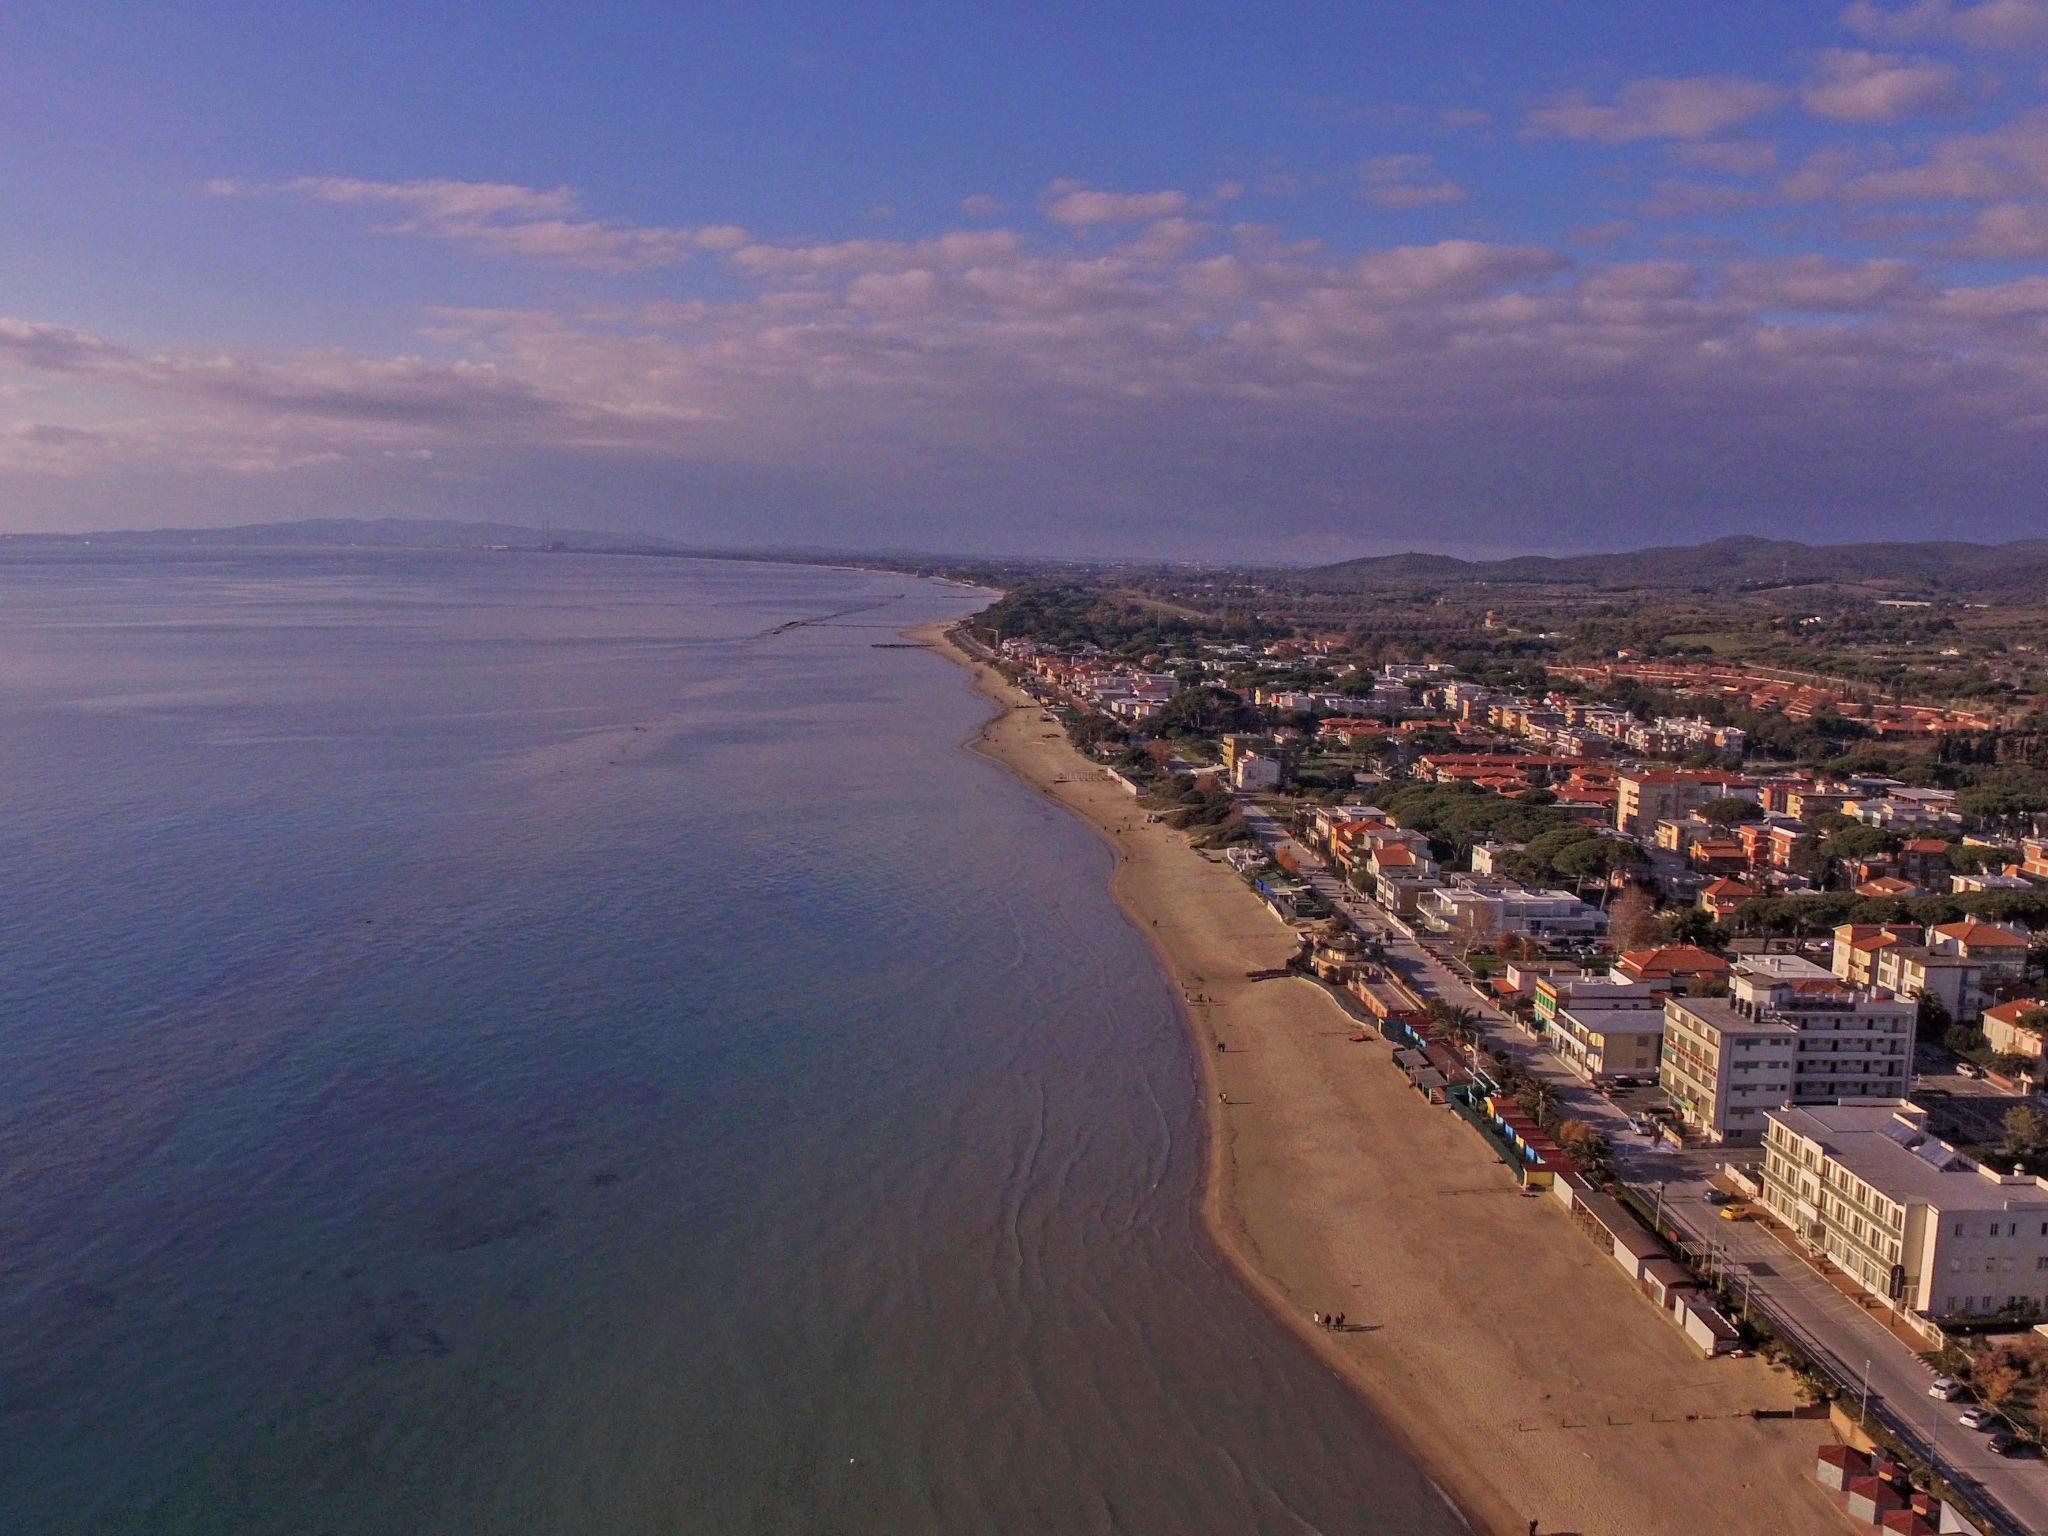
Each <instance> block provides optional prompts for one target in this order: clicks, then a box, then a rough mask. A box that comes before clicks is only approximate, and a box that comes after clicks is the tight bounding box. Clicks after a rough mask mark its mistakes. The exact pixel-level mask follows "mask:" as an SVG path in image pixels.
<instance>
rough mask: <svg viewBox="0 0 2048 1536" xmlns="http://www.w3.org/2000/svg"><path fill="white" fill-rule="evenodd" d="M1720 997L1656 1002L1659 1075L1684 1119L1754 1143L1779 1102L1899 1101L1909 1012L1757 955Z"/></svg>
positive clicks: (1909, 1069)
mask: <svg viewBox="0 0 2048 1536" xmlns="http://www.w3.org/2000/svg"><path fill="white" fill-rule="evenodd" d="M1729 991H1730V995H1729V996H1728V997H1727V998H1725V999H1722V998H1709V997H1673V998H1669V999H1667V1000H1666V1001H1665V1004H1664V1048H1663V1053H1662V1057H1661V1065H1660V1070H1659V1073H1658V1081H1659V1082H1660V1083H1661V1084H1662V1085H1663V1087H1664V1090H1665V1092H1667V1093H1668V1094H1670V1096H1671V1101H1672V1103H1673V1104H1674V1105H1675V1106H1676V1107H1677V1109H1678V1111H1679V1113H1680V1115H1681V1116H1682V1117H1683V1119H1684V1122H1685V1124H1686V1125H1687V1126H1689V1127H1691V1128H1692V1129H1693V1130H1695V1131H1698V1132H1701V1133H1703V1134H1704V1135H1706V1136H1707V1137H1709V1138H1710V1139H1712V1140H1713V1141H1716V1142H1740V1143H1754V1142H1756V1141H1758V1140H1759V1139H1760V1138H1761V1137H1762V1136H1763V1133H1764V1125H1765V1115H1766V1113H1767V1112H1768V1111H1770V1110H1772V1109H1776V1108H1777V1107H1778V1106H1780V1105H1783V1104H1810V1103H1826V1102H1829V1101H1832V1100H1836V1099H1871V1098H1887V1099H1890V1098H1903V1097H1904V1096H1905V1095H1906V1094H1907V1093H1908V1092H1909V1091H1910V1089H1911V1087H1912V1081H1913V1035H1914V1025H1915V1021H1916V1018H1917V1015H1918V1011H1919V1010H1918V1009H1917V1008H1916V1007H1915V1006H1914V1005H1913V1004H1912V1003H1910V1002H1907V1001H1905V1000H1903V999H1901V998H1895V997H1889V996H1886V995H1885V994H1883V993H1879V992H1865V991H1863V990H1861V989H1859V988H1856V987H1852V986H1850V985H1848V984H1847V983H1845V982H1843V981H1841V980H1840V979H1839V978H1837V977H1835V976H1833V975H1831V974H1830V973H1829V972H1827V971H1825V970H1823V969H1822V968H1821V967H1820V966H1817V965H1814V964H1813V963H1812V962H1810V961H1807V960H1802V959H1799V958H1797V957H1796V956H1791V955H1757V956H1752V957H1751V958H1750V959H1748V960H1745V961H1744V962H1743V963H1742V964H1740V965H1738V966H1737V967H1736V970H1735V975H1734V977H1733V979H1732V981H1731V983H1730V988H1729Z"/></svg>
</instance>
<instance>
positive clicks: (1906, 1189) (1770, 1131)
mask: <svg viewBox="0 0 2048 1536" xmlns="http://www.w3.org/2000/svg"><path fill="white" fill-rule="evenodd" d="M1766 1119H1767V1122H1768V1125H1767V1128H1766V1130H1765V1133H1764V1163H1763V1188H1764V1204H1765V1206H1766V1207H1768V1208H1769V1210H1770V1211H1771V1213H1772V1214H1773V1215H1774V1216H1776V1217H1777V1218H1778V1219H1779V1220H1780V1221H1782V1222H1783V1223H1784V1224H1785V1225H1786V1226H1787V1227H1789V1228H1791V1229H1792V1231H1794V1232H1796V1233H1797V1234H1798V1235H1799V1238H1800V1240H1801V1241H1802V1242H1804V1243H1806V1244H1807V1245H1808V1246H1809V1247H1810V1248H1813V1249H1815V1250H1817V1251H1819V1252H1821V1253H1824V1254H1826V1255H1827V1257H1828V1258H1829V1259H1831V1260H1833V1261H1834V1263H1835V1264H1837V1265H1838V1266H1840V1267H1841V1268H1842V1269H1843V1270H1844V1271H1845V1272H1847V1273H1848V1274H1850V1275H1852V1276H1854V1277H1855V1279H1856V1280H1857V1282H1858V1283H1859V1284H1861V1285H1862V1286H1863V1287H1864V1289H1865V1290H1867V1291H1869V1292H1870V1293H1871V1294H1872V1295H1875V1296H1879V1297H1882V1298H1883V1299H1884V1300H1886V1301H1888V1302H1890V1303H1891V1304H1892V1305H1894V1306H1896V1307H1899V1308H1901V1309H1904V1310H1907V1311H1912V1312H1918V1313H1921V1314H1923V1315H1925V1316H1927V1317H1930V1318H1934V1319H1937V1320H1939V1319H1944V1318H1962V1317H1988V1316H1991V1315H1994V1314H1996V1313H1998V1312H2001V1311H2004V1310H2005V1309H2007V1308H2012V1307H2032V1308H2036V1309H2039V1308H2042V1307H2044V1306H2048V1180H2044V1179H2037V1178H2033V1177H2030V1176H2027V1175H2023V1174H2000V1173H1996V1172H1994V1171H1993V1170H1991V1169H1990V1168H1987V1167H1985V1166H1984V1165H1983V1164H1981V1163H1978V1162H1975V1161H1973V1160H1972V1159H1970V1158H1968V1157H1965V1156H1964V1155H1963V1154H1962V1153H1960V1152H1958V1151H1957V1150H1956V1149H1955V1148H1954V1147H1952V1146H1950V1145H1949V1144H1948V1143H1947V1142H1944V1141H1939V1140H1937V1139H1936V1138H1935V1137H1933V1136H1932V1135H1930V1134H1928V1132H1927V1129H1926V1112H1925V1111H1923V1110H1921V1109H1919V1108H1918V1107H1917V1106H1915V1105H1913V1104H1910V1103H1907V1102H1905V1101H1903V1100H1896V1099H1895V1100H1886V1101H1883V1102H1878V1103H1863V1104H1831V1105H1815V1106H1811V1107H1796V1108H1782V1109H1774V1110H1771V1111H1769V1112H1768V1114H1767V1116H1766Z"/></svg>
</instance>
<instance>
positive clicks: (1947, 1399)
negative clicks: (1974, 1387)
mask: <svg viewBox="0 0 2048 1536" xmlns="http://www.w3.org/2000/svg"><path fill="white" fill-rule="evenodd" d="M1969 1393H1970V1389H1969V1388H1968V1387H1966V1386H1964V1385H1963V1384H1962V1383H1961V1382H1960V1381H1957V1380H1956V1379H1955V1377H1953V1376H1937V1377H1935V1378H1934V1385H1933V1386H1931V1387H1929V1388H1928V1389H1927V1395H1928V1396H1929V1397H1938V1398H1940V1399H1941V1400H1942V1401H1943V1402H1944V1403H1952V1402H1954V1401H1956V1399H1957V1398H1961V1397H1967V1396H1969Z"/></svg>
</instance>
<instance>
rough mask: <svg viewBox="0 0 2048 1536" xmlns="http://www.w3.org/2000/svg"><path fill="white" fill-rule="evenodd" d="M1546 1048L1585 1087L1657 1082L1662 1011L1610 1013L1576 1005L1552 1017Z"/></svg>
mask: <svg viewBox="0 0 2048 1536" xmlns="http://www.w3.org/2000/svg"><path fill="white" fill-rule="evenodd" d="M1549 1044H1550V1048H1551V1049H1552V1050H1553V1051H1555V1052H1556V1053H1557V1056H1558V1058H1559V1059H1560V1060H1561V1061H1563V1062H1564V1064H1565V1065H1566V1066H1568V1067H1570V1068H1571V1069H1572V1071H1574V1072H1576V1073H1577V1074H1578V1075H1579V1076H1580V1077H1583V1078H1585V1079H1586V1080H1587V1081H1588V1082H1601V1081H1603V1080H1605V1079H1609V1078H1614V1077H1642V1078H1655V1077H1656V1076H1657V1068H1658V1062H1659V1059H1660V1058H1661V1057H1662V1055H1663V1053H1664V1010H1663V1009H1662V1008H1661V1007H1659V1006H1657V1004H1656V1003H1654V1002H1642V1003H1636V1004H1633V1005H1628V1004H1624V1005H1620V1006H1616V1007H1612V1008H1600V1007H1591V1006H1585V1007H1582V1006H1580V1005H1578V1004H1577V1003H1574V1004H1573V1005H1572V1006H1570V1007H1567V1008H1560V1009H1559V1010H1557V1012H1555V1013H1553V1014H1552V1015H1551V1018H1550V1035H1549Z"/></svg>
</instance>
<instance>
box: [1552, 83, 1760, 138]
mask: <svg viewBox="0 0 2048 1536" xmlns="http://www.w3.org/2000/svg"><path fill="white" fill-rule="evenodd" d="M1785 94H1786V93H1785V92H1784V91H1783V90H1782V89H1780V88H1779V87H1778V86H1775V85H1770V84H1767V83H1765V82H1764V81H1761V80H1744V79H1740V78H1737V77H1735V76H1732V75H1695V76H1691V77H1688V78H1684V79H1648V80H1636V81H1632V82H1631V83H1630V84H1628V85H1625V86H1623V87H1622V88H1621V90H1620V91H1618V92H1617V93H1616V94H1615V97H1614V100H1613V101H1612V102H1609V103H1605V104H1602V103H1598V102H1595V101H1593V100H1592V99H1590V98H1589V97H1588V96H1587V95H1586V93H1585V92H1583V91H1567V92H1564V93H1562V94H1560V95H1557V96H1552V97H1550V98H1548V99H1547V100H1544V101H1541V102H1539V103H1537V104H1536V106H1534V107H1532V108H1531V109H1530V110H1529V112H1528V113H1527V115H1526V116H1525V118H1524V120H1523V121H1524V124H1525V126H1526V127H1527V128H1528V129H1529V130H1530V131H1531V132H1534V133H1538V134H1544V135H1551V136H1555V137H1558V138H1566V139H1592V140H1595V141H1597V142H1599V143H1602V144H1630V143H1634V142H1636V141H1637V140H1641V139H1707V138H1712V137H1714V136H1715V135H1716V134H1721V133H1725V132H1727V131H1728V130H1729V129H1730V128H1736V127H1740V126H1741V125H1742V124H1744V123H1747V122H1751V121H1753V120H1755V119H1756V118H1759V117H1762V116H1764V115H1765V114H1766V113H1768V112H1772V111H1775V110H1776V109H1777V108H1778V107H1779V106H1781V105H1782V104H1783V102H1784V100H1785Z"/></svg>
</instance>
